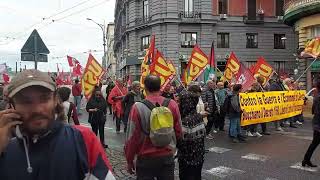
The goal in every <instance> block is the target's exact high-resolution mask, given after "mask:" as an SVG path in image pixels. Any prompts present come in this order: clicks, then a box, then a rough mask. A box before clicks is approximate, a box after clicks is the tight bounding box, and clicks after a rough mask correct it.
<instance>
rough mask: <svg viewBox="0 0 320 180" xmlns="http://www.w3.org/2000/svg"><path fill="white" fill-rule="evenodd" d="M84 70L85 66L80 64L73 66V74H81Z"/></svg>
mask: <svg viewBox="0 0 320 180" xmlns="http://www.w3.org/2000/svg"><path fill="white" fill-rule="evenodd" d="M82 72H83V68H82V66H81V65H80V64H76V65H75V66H74V67H73V68H72V75H73V76H81V75H82Z"/></svg>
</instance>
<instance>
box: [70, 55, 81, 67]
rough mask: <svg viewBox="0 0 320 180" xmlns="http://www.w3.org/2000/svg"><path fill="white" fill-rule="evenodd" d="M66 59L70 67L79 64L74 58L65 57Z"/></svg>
mask: <svg viewBox="0 0 320 180" xmlns="http://www.w3.org/2000/svg"><path fill="white" fill-rule="evenodd" d="M67 59H68V63H69V66H70V67H73V66H75V65H76V64H80V63H79V61H78V60H76V58H74V57H71V56H67Z"/></svg>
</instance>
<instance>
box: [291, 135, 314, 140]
mask: <svg viewBox="0 0 320 180" xmlns="http://www.w3.org/2000/svg"><path fill="white" fill-rule="evenodd" d="M289 137H293V138H297V139H303V140H309V141H312V139H313V137H312V136H289Z"/></svg>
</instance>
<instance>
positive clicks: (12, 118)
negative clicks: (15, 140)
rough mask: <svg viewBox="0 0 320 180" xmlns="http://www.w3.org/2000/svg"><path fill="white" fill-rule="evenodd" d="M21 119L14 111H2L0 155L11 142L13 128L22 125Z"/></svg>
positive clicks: (0, 113) (0, 112) (0, 119)
mask: <svg viewBox="0 0 320 180" xmlns="http://www.w3.org/2000/svg"><path fill="white" fill-rule="evenodd" d="M20 118H21V116H20V115H19V114H18V113H17V111H16V110H14V109H7V110H4V111H0V154H1V153H2V151H3V150H4V149H5V148H6V147H7V145H8V143H9V141H10V138H11V135H12V133H11V132H12V128H14V127H15V126H17V125H19V124H22V121H20Z"/></svg>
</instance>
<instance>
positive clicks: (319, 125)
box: [312, 94, 320, 132]
mask: <svg viewBox="0 0 320 180" xmlns="http://www.w3.org/2000/svg"><path fill="white" fill-rule="evenodd" d="M319 101H320V94H318V95H317V96H315V97H313V104H312V114H313V115H314V116H313V119H312V125H313V129H314V130H316V131H319V132H320V104H319Z"/></svg>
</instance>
